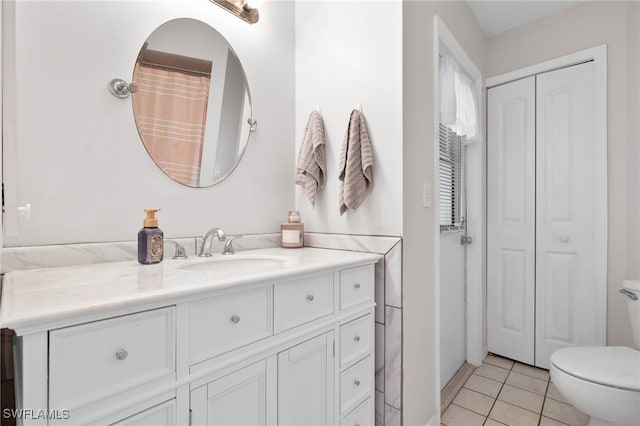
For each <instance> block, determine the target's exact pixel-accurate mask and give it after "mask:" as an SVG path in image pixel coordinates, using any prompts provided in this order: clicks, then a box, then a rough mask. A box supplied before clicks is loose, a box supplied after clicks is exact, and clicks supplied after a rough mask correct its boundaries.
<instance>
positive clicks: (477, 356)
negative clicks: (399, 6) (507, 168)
mask: <svg viewBox="0 0 640 426" xmlns="http://www.w3.org/2000/svg"><path fill="white" fill-rule="evenodd" d="M433 24H434V25H433V28H434V36H433V40H434V46H433V52H434V53H433V64H434V69H433V75H434V86H433V87H434V123H435V126H434V129H435V133H434V139H433V140H436V141H437V140H438V131H439V128H438V123H439V122H440V43H442V44H443V45H444V46H445V47H446V49H447V50H448V51H449V53H450V54H451V55H452V56H453V58H454V59H455V60H456V62H457V63H458V64H459V65H460V66H461V67H462V68H463V69H464V70H465V72H466V73H467V74H468V75H469V77H471V78H472V79H473V80H474V82H475V96H476V102H477V103H476V108H477V109H478V117H479V118H480V123H479V127H480V139H479V140H478V141H476V142H473V143H471V144H468V145H467V148H466V149H467V152H466V155H467V157H466V174H467V176H466V184H467V197H466V206H467V216H466V218H465V219H466V223H467V224H466V226H467V233H468V234H470V236H471V237H472V238H473V243H472V244H471V245H467V246H466V248H467V256H466V268H467V274H466V276H467V279H466V346H467V350H466V357H467V362H469V363H471V364H473V365H475V366H480V365H481V364H482V360H483V359H484V357H485V355H486V354H487V346H486V341H485V340H486V339H484V334H485V327H484V308H483V301H484V273H483V267H484V264H483V257H484V238H483V237H484V233H485V220H484V210H483V204H484V203H483V197H484V191H483V189H484V188H483V185H484V181H485V179H484V168H483V163H482V158H483V155H484V154H483V153H484V149H485V147H484V143H483V142H484V125H483V120H482V117H483V116H484V113H483V111H484V104H485V103H484V98H483V93H484V90H483V86H482V84H483V77H482V73H481V72H480V70H478V68H477V67H476V65H475V64H474V63H473V61H472V60H471V58H470V57H469V55H467V53H466V52H465V50H464V49H463V47H462V46H461V45H460V43H459V42H458V41H457V40H456V38H455V37H454V35H453V33H452V32H451V31H449V29H448V28H447V26H446V25H445V23H444V21H443V20H442V19H441V18H440V17H439V16H438V15H436V16H434V17H433ZM433 148H434V159H435V160H434V170H435V182H439V179H440V177H439V171H438V170H439V169H438V157H439V147H438V144H437V143H435V144H434V147H433ZM434 187H435V191H436V192H435V200H436V203H435V204H436V205H435V208H436V211H438V209H439V205H438V204H439V203H438V202H437V200H438V199H439V193H438V192H439V191H438V185H434ZM436 214H437V213H436ZM435 222H436V224H435V225H436V231H435V235H436V241H435V256H436V259H434V260H435V269H436V274H435V278H436V282H437V283H438V285H437V286H436V299H437V301H436V312H435V315H436V339H435V341H436V357H435V358H436V372H437V374H436V376H437V380H436V395H440V387H441V384H440V343H439V342H440V289H439V287H440V271H439V265H440V225H439V223H438V221H435ZM439 401H440V398H439V397H438V398H437V403H438V407H437V410H438V412H439V410H440V406H439Z"/></svg>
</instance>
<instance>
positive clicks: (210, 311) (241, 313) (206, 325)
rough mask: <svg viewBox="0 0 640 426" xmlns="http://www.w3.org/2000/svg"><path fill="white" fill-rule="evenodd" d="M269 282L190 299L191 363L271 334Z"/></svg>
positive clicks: (271, 319) (271, 312) (270, 290)
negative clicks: (222, 293)
mask: <svg viewBox="0 0 640 426" xmlns="http://www.w3.org/2000/svg"><path fill="white" fill-rule="evenodd" d="M272 306H273V290H272V286H266V287H260V288H254V289H250V290H245V291H240V292H237V293H231V294H225V295H221V296H215V297H210V298H207V299H203V300H198V301H197V302H192V303H190V307H189V315H190V321H189V324H190V325H191V326H190V339H189V342H190V343H189V345H190V349H191V350H190V358H189V359H190V360H191V364H193V363H196V362H199V361H203V360H206V359H208V358H211V357H213V356H216V355H219V354H222V353H224V352H229V351H230V350H232V349H235V348H238V347H240V346H244V345H247V344H249V343H252V342H255V341H258V340H260V339H264V338H265V337H269V336H271V335H272V334H273V308H272Z"/></svg>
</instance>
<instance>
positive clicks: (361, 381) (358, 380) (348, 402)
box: [340, 356, 373, 416]
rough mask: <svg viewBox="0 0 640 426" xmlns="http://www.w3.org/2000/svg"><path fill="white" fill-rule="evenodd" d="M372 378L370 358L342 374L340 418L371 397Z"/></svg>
mask: <svg viewBox="0 0 640 426" xmlns="http://www.w3.org/2000/svg"><path fill="white" fill-rule="evenodd" d="M372 377H373V369H372V366H371V357H370V356H368V357H366V358H365V359H363V360H362V361H360V362H358V363H357V364H356V365H354V366H353V367H351V368H348V369H347V370H345V371H343V372H342V373H340V416H343V415H345V414H346V413H348V412H349V411H350V410H351V409H352V408H353V407H355V406H356V405H358V403H360V402H361V401H363V400H364V399H365V398H366V397H367V396H370V395H371V389H372V388H371V378H372Z"/></svg>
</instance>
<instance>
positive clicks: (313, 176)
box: [296, 111, 327, 207]
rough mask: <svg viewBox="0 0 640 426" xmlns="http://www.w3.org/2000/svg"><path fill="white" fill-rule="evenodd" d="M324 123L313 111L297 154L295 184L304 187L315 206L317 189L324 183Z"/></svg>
mask: <svg viewBox="0 0 640 426" xmlns="http://www.w3.org/2000/svg"><path fill="white" fill-rule="evenodd" d="M324 147H325V142H324V124H323V122H322V116H321V115H320V113H319V112H317V111H313V112H312V113H311V115H310V116H309V121H307V127H306V128H305V130H304V138H303V140H302V146H301V147H300V154H299V155H298V166H297V170H296V185H300V186H302V187H303V188H304V193H305V194H306V196H307V198H309V201H310V202H311V205H312V206H314V207H315V205H316V197H317V194H318V191H319V190H321V189H323V188H324V185H325V183H326V170H327V161H326V159H325V152H324Z"/></svg>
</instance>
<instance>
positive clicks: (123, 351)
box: [116, 349, 129, 361]
mask: <svg viewBox="0 0 640 426" xmlns="http://www.w3.org/2000/svg"><path fill="white" fill-rule="evenodd" d="M127 356H129V352H127V350H126V349H118V350H117V351H116V359H117V360H118V361H122V360H123V359H125V358H126V357H127Z"/></svg>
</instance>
